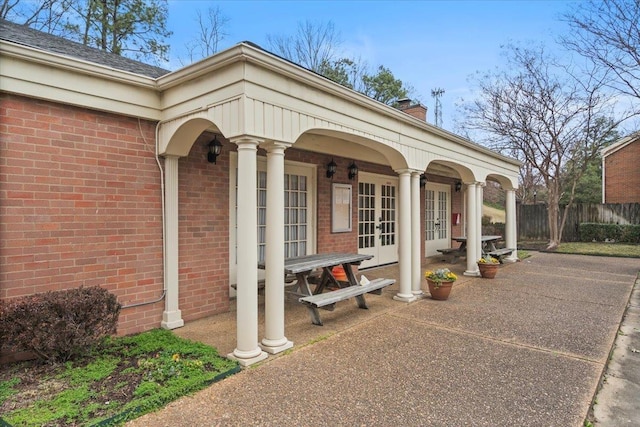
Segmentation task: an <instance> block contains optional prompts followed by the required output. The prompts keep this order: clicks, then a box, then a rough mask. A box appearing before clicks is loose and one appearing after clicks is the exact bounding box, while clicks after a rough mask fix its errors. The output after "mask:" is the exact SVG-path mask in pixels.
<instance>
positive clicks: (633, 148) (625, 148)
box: [602, 132, 640, 203]
mask: <svg viewBox="0 0 640 427" xmlns="http://www.w3.org/2000/svg"><path fill="white" fill-rule="evenodd" d="M602 203H640V132H636V133H634V134H632V135H629V136H627V137H624V138H621V139H620V140H618V141H616V142H615V143H613V144H612V145H610V146H608V147H606V148H605V149H603V150H602Z"/></svg>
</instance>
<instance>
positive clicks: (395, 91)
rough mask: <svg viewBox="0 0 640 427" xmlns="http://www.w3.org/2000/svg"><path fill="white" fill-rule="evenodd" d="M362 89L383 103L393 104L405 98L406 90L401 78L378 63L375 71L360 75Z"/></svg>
mask: <svg viewBox="0 0 640 427" xmlns="http://www.w3.org/2000/svg"><path fill="white" fill-rule="evenodd" d="M362 81H363V83H364V90H363V92H362V93H364V94H365V95H367V96H369V97H371V98H373V99H375V100H376V101H380V102H382V103H383V104H393V103H395V102H396V101H398V100H399V99H402V98H406V97H407V94H408V90H407V89H406V88H405V87H404V86H403V84H402V80H399V79H396V78H395V76H394V75H393V73H392V72H391V70H389V69H388V68H386V67H383V66H382V65H380V66H379V67H378V70H377V73H375V74H369V75H365V76H363V77H362Z"/></svg>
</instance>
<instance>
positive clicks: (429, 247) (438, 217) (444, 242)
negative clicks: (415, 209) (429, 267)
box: [423, 182, 451, 257]
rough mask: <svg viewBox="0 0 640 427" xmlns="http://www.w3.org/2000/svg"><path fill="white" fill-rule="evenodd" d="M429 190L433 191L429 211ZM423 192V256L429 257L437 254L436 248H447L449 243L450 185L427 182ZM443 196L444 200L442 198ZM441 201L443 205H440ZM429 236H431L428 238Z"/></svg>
mask: <svg viewBox="0 0 640 427" xmlns="http://www.w3.org/2000/svg"><path fill="white" fill-rule="evenodd" d="M429 191H433V194H434V199H433V203H434V206H433V208H432V212H430V209H431V207H430V206H429V200H427V194H428V192H429ZM424 194H425V207H424V210H425V212H424V214H425V220H424V224H425V228H424V236H423V238H424V256H425V257H430V256H434V255H438V252H437V249H442V248H448V247H449V245H450V244H451V186H450V185H448V184H440V183H437V182H427V185H426V186H425V193H424ZM443 197H444V199H445V200H443V199H442V198H443ZM443 202H444V205H445V206H441V204H443ZM442 216H444V218H442ZM443 226H444V228H443ZM430 237H433V238H432V239H430Z"/></svg>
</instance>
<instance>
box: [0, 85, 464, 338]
mask: <svg viewBox="0 0 640 427" xmlns="http://www.w3.org/2000/svg"><path fill="white" fill-rule="evenodd" d="M0 134H1V138H0V201H1V203H0V216H1V222H0V262H1V265H2V269H1V271H0V298H2V299H7V298H12V297H18V296H22V295H28V294H33V293H37V292H43V291H47V290H56V289H67V288H72V287H78V286H83V285H84V286H92V285H99V286H103V287H105V288H106V289H108V290H110V291H112V292H113V293H114V294H116V295H117V296H118V300H119V301H120V302H121V303H123V304H124V305H129V304H135V303H142V302H147V301H153V300H155V299H157V298H159V297H160V295H161V293H162V288H163V265H162V206H161V184H160V181H161V179H160V172H159V170H158V166H157V164H156V161H155V156H154V150H155V141H154V138H155V123H153V122H149V121H138V120H137V119H135V118H128V117H122V116H117V115H113V114H107V113H100V112H96V111H88V110H86V109H82V108H76V107H71V106H62V105H58V104H55V103H50V102H44V101H38V100H34V99H30V98H25V97H18V96H13V95H7V94H2V95H1V96H0ZM209 137H210V136H209V135H206V134H205V135H202V136H201V137H200V138H199V139H198V140H197V141H196V142H195V143H194V145H193V147H192V149H191V152H190V153H189V155H188V156H187V157H185V158H181V159H180V160H179V203H180V205H179V227H180V229H179V257H180V259H179V283H180V289H179V298H180V300H179V308H180V310H181V311H182V316H183V318H184V320H185V321H190V320H194V319H197V318H201V317H205V316H209V315H212V314H216V313H220V312H225V311H228V310H229V237H230V234H229V229H228V225H229V167H230V163H229V159H230V156H229V151H234V150H235V146H234V145H233V144H231V143H229V142H228V141H225V140H224V139H223V140H222V142H223V145H224V146H223V150H222V155H221V156H220V157H219V158H218V161H217V164H215V165H214V164H210V163H208V162H207V161H206V145H207V142H208V138H209ZM260 155H264V152H263V151H262V150H261V151H260ZM285 158H286V159H287V160H293V161H298V162H304V163H308V164H314V165H317V170H318V177H317V178H318V179H317V183H318V187H317V193H316V194H317V200H316V209H317V212H316V213H317V228H318V230H317V251H318V252H328V251H345V252H355V251H357V249H358V247H357V203H358V198H357V197H358V195H357V188H358V186H357V184H358V180H357V179H355V180H353V181H350V180H349V179H348V177H347V167H348V165H349V163H350V162H351V159H345V158H339V157H334V160H335V162H336V163H337V164H338V170H337V173H336V175H335V176H334V177H333V179H328V178H326V176H325V171H326V165H327V163H329V162H330V161H331V158H332V157H330V156H327V155H322V154H317V153H313V152H306V151H300V150H297V149H294V148H291V149H288V150H287V151H286V157H285ZM358 166H359V169H360V171H362V172H371V173H376V174H381V175H390V176H396V174H395V172H393V171H392V170H391V169H390V168H389V167H388V166H380V165H375V164H369V163H365V162H358ZM429 179H430V180H432V181H437V182H445V183H449V184H451V185H453V182H455V180H451V179H442V178H438V177H429ZM334 182H337V183H349V184H352V185H353V190H354V191H353V212H352V215H353V216H352V220H353V224H354V226H353V230H352V231H351V232H349V233H332V232H331V204H330V203H329V201H330V200H331V184H332V183H334ZM461 194H462V193H455V192H453V191H452V211H453V212H456V211H460V210H461V209H460V208H459V206H461V196H459V195H461ZM423 203H424V193H423V192H421V204H423ZM423 215H424V212H423V209H421V217H422V221H421V229H422V228H423V220H424V218H423ZM421 233H422V232H421ZM459 233H461V226H459V227H454V231H453V234H459ZM423 250H424V249H423ZM163 309H164V302H162V301H161V302H157V303H155V304H151V305H143V306H138V307H132V308H126V309H124V310H123V311H122V314H121V317H120V324H119V333H121V334H130V333H134V332H138V331H142V330H146V329H150V328H153V327H157V326H159V324H160V320H161V318H162V311H163Z"/></svg>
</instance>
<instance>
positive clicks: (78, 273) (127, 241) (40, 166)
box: [0, 94, 163, 333]
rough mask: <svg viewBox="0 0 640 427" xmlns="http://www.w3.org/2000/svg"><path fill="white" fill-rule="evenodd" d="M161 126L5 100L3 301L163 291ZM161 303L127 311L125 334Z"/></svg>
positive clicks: (146, 322) (144, 296)
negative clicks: (157, 150)
mask: <svg viewBox="0 0 640 427" xmlns="http://www.w3.org/2000/svg"><path fill="white" fill-rule="evenodd" d="M154 132H155V124H154V123H152V122H148V121H144V120H142V121H138V120H137V119H134V118H126V117H121V116H116V115H112V114H105V113H98V112H94V111H88V110H85V109H81V108H75V107H70V106H63V105H58V104H55V103H50V102H44V101H38V100H34V99H30V98H24V97H19V96H13V95H8V94H0V201H1V203H0V217H1V220H0V264H1V265H2V269H1V271H0V298H3V299H6V298H12V297H18V296H22V295H28V294H33V293H37V292H44V291H48V290H60V289H67V288H73V287H78V286H93V285H99V286H103V287H104V288H106V289H108V290H109V291H111V292H113V293H114V294H116V295H117V297H118V300H119V301H120V302H122V303H123V304H130V303H137V302H143V301H150V300H154V299H157V298H158V297H160V295H161V293H162V286H163V284H162V249H161V248H162V220H161V213H162V212H161V201H160V181H159V178H158V177H159V172H158V166H157V164H156V162H155V159H154V147H155V142H154V141H155V140H154V138H155V137H154ZM162 308H163V304H162V303H157V304H153V305H148V306H143V307H139V308H132V309H127V310H123V312H122V314H121V317H120V325H119V332H120V333H132V332H136V331H140V330H143V329H149V328H150V327H153V326H158V323H159V321H158V319H159V318H161V313H162Z"/></svg>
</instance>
